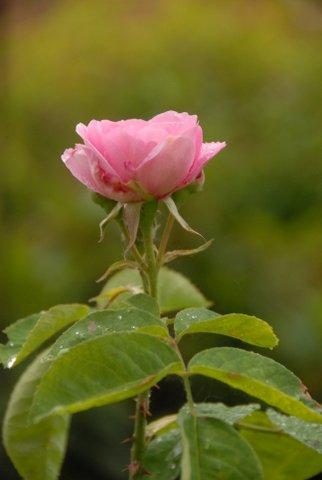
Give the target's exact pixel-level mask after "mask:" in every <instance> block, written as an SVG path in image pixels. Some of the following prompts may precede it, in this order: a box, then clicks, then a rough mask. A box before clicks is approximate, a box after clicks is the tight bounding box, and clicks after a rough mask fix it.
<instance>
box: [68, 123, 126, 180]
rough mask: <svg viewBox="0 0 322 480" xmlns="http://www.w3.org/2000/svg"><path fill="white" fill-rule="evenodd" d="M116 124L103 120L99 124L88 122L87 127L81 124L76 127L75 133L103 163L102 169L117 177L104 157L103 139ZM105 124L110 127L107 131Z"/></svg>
mask: <svg viewBox="0 0 322 480" xmlns="http://www.w3.org/2000/svg"><path fill="white" fill-rule="evenodd" d="M115 123H116V122H110V121H109V120H103V121H102V122H99V121H97V120H92V121H90V122H89V124H88V126H86V125H84V124H83V123H79V124H78V125H76V132H77V133H78V135H79V136H80V137H81V138H82V139H83V140H84V143H85V145H87V146H88V147H90V148H91V149H92V150H93V152H94V153H95V154H96V156H98V157H100V159H101V160H102V161H103V162H104V168H105V169H106V171H108V173H109V174H110V175H114V176H116V177H117V176H118V174H117V172H116V171H115V169H114V168H113V167H112V166H111V165H110V164H109V162H108V160H107V159H106V157H105V156H104V139H105V136H106V131H107V130H108V131H110V130H112V129H114V128H115ZM107 124H112V125H110V128H108V129H107Z"/></svg>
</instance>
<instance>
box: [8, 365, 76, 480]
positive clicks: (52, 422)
mask: <svg viewBox="0 0 322 480" xmlns="http://www.w3.org/2000/svg"><path fill="white" fill-rule="evenodd" d="M46 369H47V366H46V365H45V364H44V363H42V359H41V356H39V357H37V358H36V360H35V361H34V362H33V363H32V364H31V365H30V366H29V367H28V368H27V370H26V371H25V372H24V373H23V375H22V376H21V378H20V379H19V381H18V383H17V384H16V386H15V388H14V390H13V393H12V395H11V398H10V401H9V405H8V409H7V412H6V414H5V418H4V424H3V440H4V445H5V448H6V450H7V453H8V455H9V457H10V458H11V460H12V462H13V464H14V466H15V467H16V469H17V470H18V472H19V474H20V475H21V476H22V477H23V478H24V479H25V480H56V479H58V477H59V472H60V468H61V464H62V461H63V458H64V455H65V450H66V442H67V435H68V429H69V416H68V415H54V416H51V417H49V418H47V419H44V420H42V421H41V422H39V423H36V424H30V423H29V417H28V414H29V410H30V407H31V403H32V399H33V395H34V392H35V389H36V386H37V384H38V383H39V381H40V379H41V378H42V376H43V375H44V373H45V371H46Z"/></svg>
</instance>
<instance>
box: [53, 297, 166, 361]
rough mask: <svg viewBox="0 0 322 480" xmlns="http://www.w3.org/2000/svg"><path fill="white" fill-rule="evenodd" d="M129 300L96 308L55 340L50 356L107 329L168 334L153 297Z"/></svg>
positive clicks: (156, 334) (108, 331) (55, 355)
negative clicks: (113, 306)
mask: <svg viewBox="0 0 322 480" xmlns="http://www.w3.org/2000/svg"><path fill="white" fill-rule="evenodd" d="M127 304H128V305H129V307H128V308H123V309H121V308H120V309H118V310H113V309H108V310H100V311H96V312H93V313H91V314H90V315H88V316H87V317H86V318H84V319H83V320H80V321H79V322H76V323H75V324H74V325H72V326H71V327H70V328H69V329H68V330H66V331H65V332H64V333H63V334H62V335H61V336H60V337H59V338H58V339H57V340H56V342H55V343H54V345H53V346H52V348H51V349H50V350H49V352H48V356H47V358H48V360H50V361H52V360H54V359H55V358H56V357H57V356H58V355H61V354H62V353H66V351H67V350H68V349H69V348H71V347H73V346H75V345H77V344H78V343H81V342H84V341H86V340H89V339H92V338H94V337H99V336H102V335H106V334H107V333H116V332H126V331H140V332H142V333H149V334H150V335H155V336H160V337H167V336H168V330H167V328H166V326H165V324H164V323H163V322H162V321H161V320H160V318H159V316H158V314H157V306H156V303H155V302H154V300H153V299H152V298H151V297H149V296H148V295H145V294H139V295H134V296H133V297H130V298H129V299H128V301H127Z"/></svg>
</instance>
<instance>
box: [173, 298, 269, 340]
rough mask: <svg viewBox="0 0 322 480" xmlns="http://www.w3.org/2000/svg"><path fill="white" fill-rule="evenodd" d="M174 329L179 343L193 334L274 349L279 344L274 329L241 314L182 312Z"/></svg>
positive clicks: (187, 310)
mask: <svg viewBox="0 0 322 480" xmlns="http://www.w3.org/2000/svg"><path fill="white" fill-rule="evenodd" d="M174 329H175V333H176V339H177V341H179V340H180V339H181V338H182V337H183V336H184V335H187V334H191V333H217V334H220V335H226V336H228V337H234V338H237V339H238V340H242V341H243V342H247V343H251V344H252V345H257V346H258V347H268V348H273V347H275V346H276V345H277V343H278V340H277V337H276V336H275V334H274V332H273V330H272V327H271V326H270V325H268V323H266V322H264V321H263V320H260V319H259V318H256V317H252V316H249V315H244V314H241V313H230V314H228V315H219V314H218V313H215V312H212V311H211V310H207V309H206V308H188V309H186V310H182V311H181V312H179V313H178V314H177V316H176V318H175V322H174Z"/></svg>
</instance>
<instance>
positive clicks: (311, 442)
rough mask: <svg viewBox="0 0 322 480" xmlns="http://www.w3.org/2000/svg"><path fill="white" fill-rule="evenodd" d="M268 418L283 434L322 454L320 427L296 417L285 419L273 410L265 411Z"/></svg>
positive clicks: (321, 432) (321, 430) (284, 416)
mask: <svg viewBox="0 0 322 480" xmlns="http://www.w3.org/2000/svg"><path fill="white" fill-rule="evenodd" d="M267 415H268V418H269V419H270V420H271V422H273V423H274V424H275V425H277V426H278V427H279V428H280V429H281V430H283V432H285V433H287V434H288V435H290V436H291V437H293V438H295V440H298V441H299V442H302V443H304V444H305V445H307V446H308V447H311V448H313V450H316V451H317V452H319V453H321V454H322V425H321V424H319V423H310V422H305V421H304V420H300V419H299V418H296V417H287V416H286V415H282V414H281V413H278V412H276V411H275V410H272V409H269V410H268V411H267Z"/></svg>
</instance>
